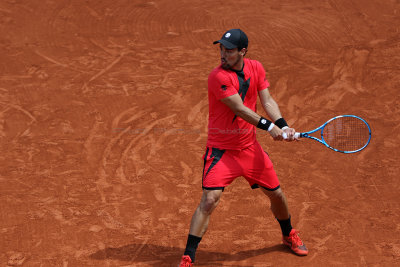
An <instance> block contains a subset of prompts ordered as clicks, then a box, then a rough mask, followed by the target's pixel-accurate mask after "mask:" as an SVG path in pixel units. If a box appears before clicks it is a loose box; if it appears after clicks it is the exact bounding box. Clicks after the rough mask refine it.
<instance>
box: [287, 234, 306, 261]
mask: <svg viewBox="0 0 400 267" xmlns="http://www.w3.org/2000/svg"><path fill="white" fill-rule="evenodd" d="M282 241H283V244H285V245H286V246H288V247H290V249H291V250H292V251H293V252H294V253H295V254H297V255H299V256H306V255H307V254H308V249H307V248H306V245H304V243H303V242H302V241H301V239H300V237H299V231H297V230H296V229H292V231H290V234H289V236H283V237H282Z"/></svg>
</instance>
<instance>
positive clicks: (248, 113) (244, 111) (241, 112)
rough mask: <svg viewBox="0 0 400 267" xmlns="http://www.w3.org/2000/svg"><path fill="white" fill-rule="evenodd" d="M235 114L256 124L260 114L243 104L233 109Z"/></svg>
mask: <svg viewBox="0 0 400 267" xmlns="http://www.w3.org/2000/svg"><path fill="white" fill-rule="evenodd" d="M234 113H235V115H237V116H238V117H240V118H242V119H244V120H245V121H247V122H248V123H250V124H252V125H254V126H257V124H258V122H259V121H260V118H261V116H260V115H258V114H257V113H255V112H254V111H253V110H251V109H250V108H248V107H246V106H245V105H243V106H242V107H240V108H239V109H237V110H234Z"/></svg>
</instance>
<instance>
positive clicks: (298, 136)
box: [282, 132, 300, 139]
mask: <svg viewBox="0 0 400 267" xmlns="http://www.w3.org/2000/svg"><path fill="white" fill-rule="evenodd" d="M282 137H283V139H287V138H288V136H287V134H286V133H285V132H284V133H282ZM299 138H300V133H295V134H294V139H299Z"/></svg>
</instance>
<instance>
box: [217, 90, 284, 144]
mask: <svg viewBox="0 0 400 267" xmlns="http://www.w3.org/2000/svg"><path fill="white" fill-rule="evenodd" d="M221 101H222V103H224V104H225V105H227V106H228V107H229V108H230V109H231V110H232V112H233V113H235V115H237V116H238V117H240V118H242V119H244V120H245V121H247V122H248V123H250V124H252V125H254V126H257V125H258V123H259V121H260V119H261V116H260V115H258V114H257V113H256V112H254V111H253V110H251V109H250V108H248V107H246V106H245V105H244V104H243V101H242V98H241V97H240V96H239V94H234V95H231V96H228V97H226V98H223V99H221ZM278 111H279V109H278ZM279 114H280V113H279ZM268 132H269V133H270V134H271V136H272V137H273V138H274V140H283V138H282V133H283V131H282V130H281V129H279V127H277V126H276V125H274V126H273V128H272V129H271V130H269V131H268Z"/></svg>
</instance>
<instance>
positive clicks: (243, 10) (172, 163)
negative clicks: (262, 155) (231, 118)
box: [0, 0, 400, 267]
mask: <svg viewBox="0 0 400 267" xmlns="http://www.w3.org/2000/svg"><path fill="white" fill-rule="evenodd" d="M230 28H241V29H243V30H244V31H245V32H246V33H247V35H248V36H249V40H250V43H249V53H248V55H247V56H248V57H249V58H252V59H257V60H259V61H260V62H262V64H263V65H264V67H265V69H266V71H267V77H268V79H269V81H270V83H271V88H270V91H271V94H272V95H273V97H274V98H275V99H276V100H277V102H278V103H279V104H280V107H281V111H282V113H283V114H284V117H285V118H286V119H287V121H288V122H289V123H290V125H292V126H293V127H294V128H296V129H297V130H299V131H302V130H303V131H305V130H310V129H313V128H315V127H317V126H319V125H320V124H322V123H323V122H324V121H326V120H327V119H329V118H331V117H333V116H335V115H340V114H355V115H358V116H361V117H363V118H365V119H366V120H367V121H368V122H369V123H370V125H371V128H372V132H373V137H372V142H371V144H370V145H369V146H368V147H367V148H366V149H365V150H363V151H362V152H360V153H357V154H353V155H344V154H341V153H337V152H333V151H331V150H329V149H327V148H324V147H323V146H321V145H320V144H318V143H315V142H312V141H307V140H303V141H301V142H296V143H285V142H274V141H273V140H272V139H271V138H270V137H269V135H268V134H266V133H265V132H261V131H259V132H258V140H259V142H260V143H261V145H262V146H263V147H264V149H265V150H266V151H267V152H268V153H269V154H270V157H271V159H272V161H273V162H274V165H275V168H276V171H277V173H278V176H279V178H280V181H281V186H282V188H283V190H284V192H285V193H286V195H287V198H288V201H289V206H290V210H291V214H292V221H293V224H294V226H295V227H296V228H298V229H300V231H301V234H300V235H301V237H302V239H303V241H304V242H305V243H306V245H307V246H308V248H309V250H310V254H309V256H307V257H303V258H301V257H297V256H295V255H293V254H292V253H290V251H289V250H288V249H287V248H285V247H284V246H283V245H282V244H281V234H280V229H279V225H278V224H277V222H276V221H275V219H274V218H273V216H272V213H271V212H270V210H269V202H268V201H267V199H266V198H265V196H264V195H263V194H262V192H260V191H259V190H251V189H250V188H249V186H248V184H247V182H246V181H245V180H244V179H243V178H238V179H237V180H236V181H235V182H234V183H233V184H232V185H231V186H229V187H227V188H226V190H225V192H224V194H223V196H222V200H221V203H220V205H219V207H218V208H217V210H216V211H215V212H214V214H213V217H212V220H211V223H210V228H209V231H208V232H207V234H206V235H205V236H204V238H203V241H202V243H201V244H200V246H199V251H198V254H197V260H196V266H257V267H261V266H395V265H397V266H399V265H400V208H399V204H400V195H399V190H400V182H399V167H400V164H399V159H400V153H399V141H400V135H399V132H400V126H399V125H400V124H399V120H400V94H399V89H400V68H399V66H400V65H399V62H400V31H399V30H400V2H399V1H398V0H397V1H395V0H385V1H379V0H364V1H363V0H358V1H351V0H338V1H335V0H330V1H319V0H312V1H304V0H303V1H294V0H292V1H281V0H279V1H278V0H273V1H269V0H268V1H262V0H255V1H241V2H240V1H236V2H229V1H219V0H213V1H209V0H202V1H199V0H193V1H164V0H161V1H153V2H149V1H144V0H118V1H111V0H108V1H105V0H102V1H94V0H90V1H80V0H53V1H52V0H43V1H34V0H27V1H22V0H2V1H0V152H1V153H0V265H1V266H7V265H11V266H20V265H23V266H63V267H67V266H71V267H72V266H176V265H177V264H178V262H179V260H180V257H181V255H182V253H183V250H184V247H185V244H186V238H187V234H188V229H189V223H190V219H191V216H192V213H193V211H194V209H195V208H196V206H197V204H198V202H199V199H200V196H201V173H202V168H203V160H202V158H201V157H202V155H203V153H204V150H205V143H206V138H207V116H208V100H207V76H208V73H209V72H210V71H211V70H212V69H213V68H214V67H216V66H217V65H218V64H219V48H218V46H213V45H212V42H213V41H215V40H217V39H219V38H220V37H221V35H222V33H223V32H224V31H225V30H227V29H230ZM259 111H261V108H259ZM262 114H263V113H262Z"/></svg>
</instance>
